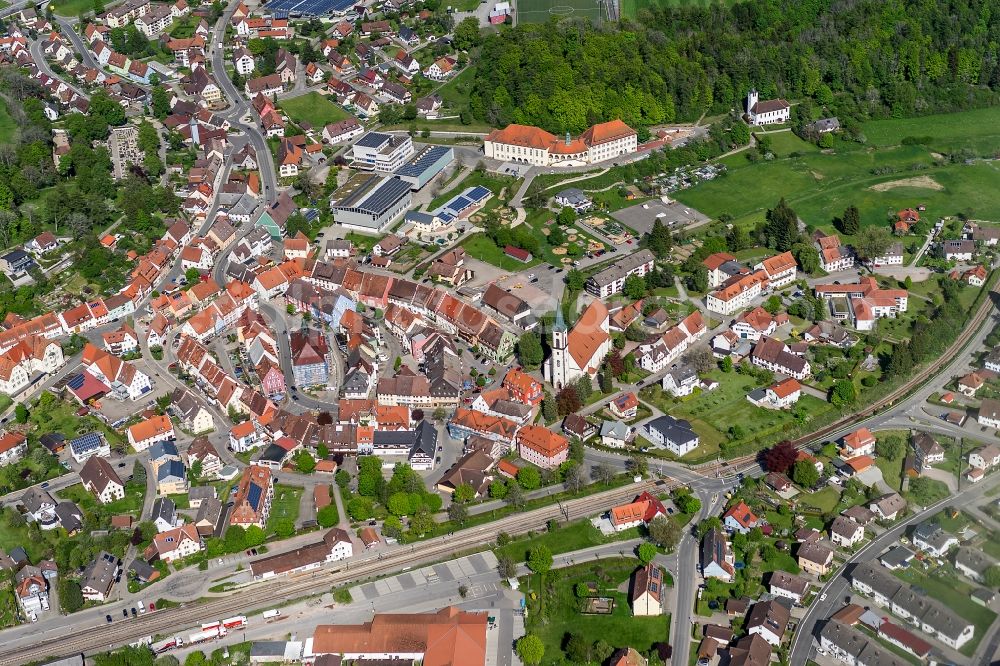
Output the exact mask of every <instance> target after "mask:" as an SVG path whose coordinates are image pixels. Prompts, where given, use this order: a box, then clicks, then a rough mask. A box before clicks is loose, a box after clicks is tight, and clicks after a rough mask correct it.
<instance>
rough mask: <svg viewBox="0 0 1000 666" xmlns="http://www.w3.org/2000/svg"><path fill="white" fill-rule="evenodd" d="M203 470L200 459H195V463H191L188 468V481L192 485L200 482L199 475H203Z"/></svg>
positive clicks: (203, 466)
mask: <svg viewBox="0 0 1000 666" xmlns="http://www.w3.org/2000/svg"><path fill="white" fill-rule="evenodd" d="M204 468H205V465H204V463H203V462H202V461H201V460H200V459H195V461H194V462H192V463H191V466H190V467H188V480H190V481H191V483H192V484H197V483H198V482H199V481H201V475H202V474H204V471H205V470H204Z"/></svg>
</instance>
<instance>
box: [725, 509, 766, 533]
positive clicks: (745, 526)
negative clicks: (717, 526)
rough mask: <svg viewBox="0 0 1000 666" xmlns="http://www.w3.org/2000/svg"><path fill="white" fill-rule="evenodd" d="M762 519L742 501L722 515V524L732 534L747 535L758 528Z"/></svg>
mask: <svg viewBox="0 0 1000 666" xmlns="http://www.w3.org/2000/svg"><path fill="white" fill-rule="evenodd" d="M759 522H760V519H759V518H758V517H757V515H756V514H754V512H753V511H751V510H750V507H748V506H747V505H746V504H745V503H744V502H742V501H740V502H737V503H736V504H734V505H733V506H731V507H730V508H729V509H728V510H727V511H726V512H725V513H724V514H722V524H723V525H724V526H725V527H726V529H727V530H729V531H730V532H739V533H740V534H747V533H749V532H750V530H752V529H753V528H755V527H757V525H758V523H759Z"/></svg>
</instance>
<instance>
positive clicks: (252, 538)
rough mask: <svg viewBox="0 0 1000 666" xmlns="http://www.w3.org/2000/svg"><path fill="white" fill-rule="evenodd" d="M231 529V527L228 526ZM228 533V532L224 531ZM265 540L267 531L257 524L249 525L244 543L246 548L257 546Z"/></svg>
mask: <svg viewBox="0 0 1000 666" xmlns="http://www.w3.org/2000/svg"><path fill="white" fill-rule="evenodd" d="M230 529H232V527H230ZM226 534H227V535H228V534H229V532H226ZM265 541H267V533H266V532H264V530H263V529H262V528H260V527H258V526H257V525H251V526H250V527H248V528H247V531H246V545H247V547H248V548H253V547H254V546H259V545H261V544H262V543H264V542H265Z"/></svg>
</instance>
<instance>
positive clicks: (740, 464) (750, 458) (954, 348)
mask: <svg viewBox="0 0 1000 666" xmlns="http://www.w3.org/2000/svg"><path fill="white" fill-rule="evenodd" d="M989 294H1000V292H998V291H997V288H996V286H995V285H994V286H993V287H992V288H991V289H990V291H989ZM992 309H993V299H992V298H991V297H990V296H989V295H987V296H986V298H984V299H983V302H982V304H981V305H980V306H979V309H978V310H976V313H975V314H974V315H973V317H972V319H970V320H969V322H968V323H967V324H966V326H965V328H963V329H962V332H961V333H960V334H959V336H958V337H957V338H956V339H955V341H954V342H953V343H952V344H951V346H949V347H948V349H946V350H945V351H944V353H942V354H941V355H940V356H939V357H938V358H937V359H935V360H934V361H932V362H931V363H930V364H928V365H927V367H925V368H924V369H923V370H921V371H920V372H918V373H917V374H916V375H914V376H913V377H912V378H911V379H910V380H909V381H907V382H906V383H905V384H903V385H902V386H900V387H899V388H898V389H896V390H895V391H893V392H892V393H890V394H888V395H886V396H885V397H883V398H881V399H879V400H878V401H876V402H875V403H873V404H871V405H869V406H868V407H865V408H864V409H861V410H858V411H856V412H854V413H852V414H850V415H849V416H845V417H844V418H842V419H839V420H838V421H835V422H834V423H831V424H829V425H827V426H824V427H822V428H820V429H819V430H816V431H814V432H811V433H809V434H808V435H803V436H802V437H799V438H797V439H793V440H791V441H792V444H793V445H794V446H795V448H797V449H799V450H802V449H804V448H806V447H808V446H809V445H810V444H812V443H814V442H816V441H818V440H824V439H825V438H826V437H828V436H829V435H831V434H833V433H835V432H837V431H838V430H840V429H842V428H845V427H847V426H850V425H851V424H853V423H856V422H857V421H859V420H862V419H866V418H868V417H871V416H874V415H875V414H877V413H878V412H880V411H881V410H882V409H884V408H886V407H890V406H892V405H893V404H894V403H895V402H896V401H897V400H900V399H901V398H905V397H906V396H907V395H909V393H910V392H911V391H913V390H914V389H916V388H918V387H919V386H921V385H923V384H924V383H925V382H926V381H927V380H929V379H930V378H931V377H933V376H934V375H936V374H937V373H938V372H939V371H941V369H942V368H944V367H945V366H946V365H947V364H948V363H950V362H951V361H952V360H953V359H954V358H955V355H956V354H957V353H958V352H959V351H960V350H961V349H962V348H963V347H964V346H965V345H966V344H967V343H968V342H969V340H971V339H972V336H973V335H975V334H976V332H977V331H978V330H979V328H980V326H982V325H983V322H985V321H986V318H987V317H988V316H989V313H990V311H991V310H992ZM757 456H758V454H757V453H751V454H747V455H745V456H740V457H738V458H733V459H732V460H728V461H726V462H724V463H712V464H711V465H707V466H705V467H699V468H698V469H697V470H696V471H697V472H698V473H700V474H704V475H705V476H714V475H715V474H717V473H720V472H723V471H725V472H730V473H732V472H739V471H744V470H745V468H746V467H748V466H752V465H753V464H755V463H756V462H757Z"/></svg>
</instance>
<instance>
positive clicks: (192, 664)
mask: <svg viewBox="0 0 1000 666" xmlns="http://www.w3.org/2000/svg"><path fill="white" fill-rule="evenodd" d="M204 663H206V660H205V653H204V652H202V651H201V650H195V651H194V652H192V653H190V654H189V655H188V656H187V659H185V660H184V666H202V664H204Z"/></svg>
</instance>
